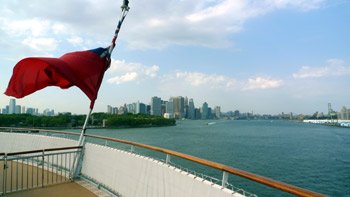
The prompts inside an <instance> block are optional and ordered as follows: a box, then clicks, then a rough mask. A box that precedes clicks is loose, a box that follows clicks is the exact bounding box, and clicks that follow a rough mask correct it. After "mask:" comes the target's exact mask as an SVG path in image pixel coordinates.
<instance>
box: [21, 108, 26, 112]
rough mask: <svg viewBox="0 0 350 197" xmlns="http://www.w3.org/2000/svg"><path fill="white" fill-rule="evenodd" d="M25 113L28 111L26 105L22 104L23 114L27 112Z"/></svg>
mask: <svg viewBox="0 0 350 197" xmlns="http://www.w3.org/2000/svg"><path fill="white" fill-rule="evenodd" d="M25 113H26V107H25V106H22V109H21V114H25Z"/></svg>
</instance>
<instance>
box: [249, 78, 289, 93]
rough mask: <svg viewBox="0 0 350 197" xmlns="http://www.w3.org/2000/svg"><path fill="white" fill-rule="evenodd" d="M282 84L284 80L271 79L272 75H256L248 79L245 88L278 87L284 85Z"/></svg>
mask: <svg viewBox="0 0 350 197" xmlns="http://www.w3.org/2000/svg"><path fill="white" fill-rule="evenodd" d="M282 84H283V81H282V80H278V79H271V78H270V77H256V78H253V79H252V78H250V79H248V82H247V83H246V84H245V85H244V87H243V90H254V89H271V88H278V87H280V86H282Z"/></svg>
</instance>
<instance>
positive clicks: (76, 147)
mask: <svg viewBox="0 0 350 197" xmlns="http://www.w3.org/2000/svg"><path fill="white" fill-rule="evenodd" d="M82 148H83V146H69V147H60V148H47V149H38V150H30V151H20V152H11V153H7V154H6V155H7V156H14V155H24V154H31V153H42V152H50V151H59V150H70V149H82Z"/></svg>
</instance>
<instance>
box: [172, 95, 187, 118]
mask: <svg viewBox="0 0 350 197" xmlns="http://www.w3.org/2000/svg"><path fill="white" fill-rule="evenodd" d="M173 103H174V114H175V118H183V117H184V109H185V105H184V104H185V99H184V97H182V96H178V97H173Z"/></svg>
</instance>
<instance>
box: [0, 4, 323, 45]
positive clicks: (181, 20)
mask: <svg viewBox="0 0 350 197" xmlns="http://www.w3.org/2000/svg"><path fill="white" fill-rule="evenodd" d="M325 2H326V0H235V1H233V0H215V1H203V0H192V1H179V0H167V1H159V0H138V1H131V2H130V7H131V10H130V14H129V16H128V17H127V19H126V21H125V22H126V24H124V26H123V28H122V32H121V33H122V36H120V37H119V39H122V40H124V41H126V43H127V44H128V46H129V47H131V48H136V49H147V48H164V47H168V46H171V45H192V46H206V47H219V48H222V47H228V46H231V45H232V44H233V43H232V40H230V38H229V37H230V35H231V34H232V33H237V32H239V31H241V30H242V29H243V28H244V24H245V23H246V22H247V21H248V20H250V19H252V18H255V17H258V16H262V15H264V14H266V13H269V12H272V11H274V10H278V9H286V8H294V9H298V10H311V9H317V8H319V7H321V6H322V5H323V4H324V3H325ZM111 5H112V6H111ZM28 10H30V12H29V11H28ZM62 10H64V12H62ZM76 10H79V13H77V12H76ZM0 11H1V13H3V14H4V15H3V16H2V17H0V28H1V26H3V27H2V29H4V28H5V29H6V31H5V32H9V33H10V32H14V33H16V34H18V33H20V34H22V35H23V34H26V33H28V32H29V35H27V37H28V36H32V37H43V36H46V37H47V36H48V35H47V34H46V33H47V31H50V33H54V34H56V35H63V36H64V35H80V37H85V36H87V35H88V36H90V37H93V38H94V39H95V40H102V41H105V40H108V39H109V37H108V35H112V34H113V31H114V29H115V28H116V23H115V22H116V20H117V17H118V14H116V13H119V6H117V5H116V4H115V1H113V0H101V1H99V2H98V3H96V2H95V1H92V0H90V1H84V0H76V1H74V2H72V1H69V2H68V1H64V0H62V1H58V0H52V1H44V2H43V1H40V0H32V1H30V2H27V3H26V4H23V3H21V2H20V1H18V2H17V1H14V2H11V3H7V4H6V5H4V6H3V7H1V6H0ZM91 13H103V14H91ZM113 21H114V22H113ZM123 31H125V33H124V32H123ZM106 35H107V37H106ZM49 37H51V36H49ZM104 39H105V40H104Z"/></svg>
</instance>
